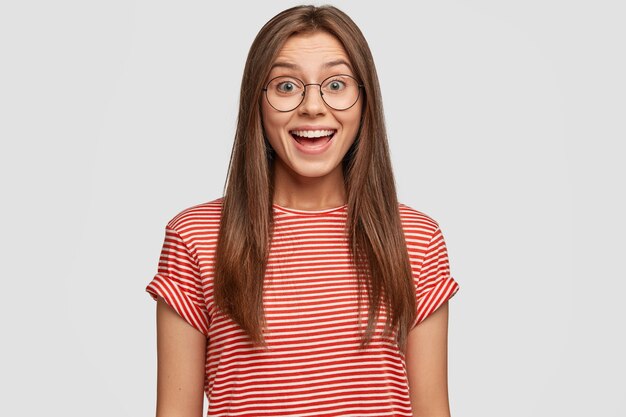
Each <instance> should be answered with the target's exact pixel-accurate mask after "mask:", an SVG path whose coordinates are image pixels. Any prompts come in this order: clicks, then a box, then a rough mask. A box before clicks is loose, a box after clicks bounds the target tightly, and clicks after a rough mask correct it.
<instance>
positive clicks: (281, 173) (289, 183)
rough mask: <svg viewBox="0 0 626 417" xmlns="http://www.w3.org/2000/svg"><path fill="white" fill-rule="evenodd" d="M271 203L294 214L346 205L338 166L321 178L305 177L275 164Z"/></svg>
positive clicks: (278, 163)
mask: <svg viewBox="0 0 626 417" xmlns="http://www.w3.org/2000/svg"><path fill="white" fill-rule="evenodd" d="M273 202H274V203H276V204H278V205H280V206H283V207H289V208H293V209H297V210H325V209H328V208H333V207H339V206H341V205H343V204H346V202H347V200H346V190H345V185H344V177H343V170H342V167H341V164H339V165H338V166H337V168H335V169H334V170H333V171H331V172H330V173H328V174H327V175H325V176H323V177H304V176H302V175H299V174H297V173H296V172H294V171H293V170H291V169H290V168H289V167H286V166H285V165H283V164H281V163H280V161H276V163H275V164H274V201H273Z"/></svg>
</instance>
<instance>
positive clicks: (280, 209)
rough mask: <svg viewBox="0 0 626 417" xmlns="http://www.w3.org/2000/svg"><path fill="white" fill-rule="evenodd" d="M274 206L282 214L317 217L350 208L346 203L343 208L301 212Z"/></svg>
mask: <svg viewBox="0 0 626 417" xmlns="http://www.w3.org/2000/svg"><path fill="white" fill-rule="evenodd" d="M272 206H273V207H274V209H275V210H278V211H282V212H285V213H292V214H303V215H311V216H315V215H320V214H327V213H332V212H334V211H339V210H343V209H345V208H346V207H348V204H347V203H346V204H342V205H341V206H337V207H331V208H327V209H323V210H299V209H294V208H290V207H283V206H281V205H279V204H276V203H272Z"/></svg>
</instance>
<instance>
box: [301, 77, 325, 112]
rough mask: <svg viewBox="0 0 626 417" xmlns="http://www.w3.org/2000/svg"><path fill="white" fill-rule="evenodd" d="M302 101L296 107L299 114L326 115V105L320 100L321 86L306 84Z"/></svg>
mask: <svg viewBox="0 0 626 417" xmlns="http://www.w3.org/2000/svg"><path fill="white" fill-rule="evenodd" d="M307 87H308V90H305V94H304V100H303V101H302V103H301V104H300V106H299V107H298V111H299V112H300V114H303V115H305V114H308V115H316V114H324V113H326V110H327V109H326V103H324V100H322V96H321V94H320V92H321V88H322V87H321V86H320V85H319V84H306V85H305V86H304V88H305V89H306V88H307Z"/></svg>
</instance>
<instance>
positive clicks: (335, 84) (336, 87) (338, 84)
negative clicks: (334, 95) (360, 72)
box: [326, 80, 346, 91]
mask: <svg viewBox="0 0 626 417" xmlns="http://www.w3.org/2000/svg"><path fill="white" fill-rule="evenodd" d="M326 87H327V88H328V89H329V90H330V91H340V90H343V89H344V88H346V83H344V82H343V81H340V80H333V81H330V82H329V83H328V84H327V85H326Z"/></svg>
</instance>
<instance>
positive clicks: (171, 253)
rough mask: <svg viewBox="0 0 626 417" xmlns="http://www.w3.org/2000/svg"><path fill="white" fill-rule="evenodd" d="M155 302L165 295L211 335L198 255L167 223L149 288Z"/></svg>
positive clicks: (202, 331) (206, 334)
mask: <svg viewBox="0 0 626 417" xmlns="http://www.w3.org/2000/svg"><path fill="white" fill-rule="evenodd" d="M146 291H147V292H148V293H149V294H150V295H151V296H152V298H153V299H154V300H155V301H156V300H157V299H158V297H162V298H163V299H164V300H165V302H166V303H167V304H168V305H169V306H171V307H172V308H173V309H174V310H175V311H176V312H177V313H178V315H180V316H181V317H182V318H183V319H185V321H187V323H189V324H190V325H192V326H193V327H194V328H196V329H197V330H198V331H200V332H201V333H202V334H204V335H205V336H207V337H208V328H209V326H208V324H209V319H208V312H207V309H206V303H205V302H204V293H203V290H202V276H201V274H200V268H199V266H198V262H197V258H196V257H195V256H194V254H193V253H192V252H191V250H190V249H189V245H188V243H186V242H185V241H184V240H183V238H182V237H181V235H180V234H179V233H178V232H177V231H176V230H174V229H173V228H171V227H170V226H169V224H168V226H166V228H165V240H164V242H163V247H162V249H161V255H160V258H159V265H158V272H157V274H156V275H155V276H154V278H153V279H152V281H150V283H149V284H148V286H147V287H146Z"/></svg>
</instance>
